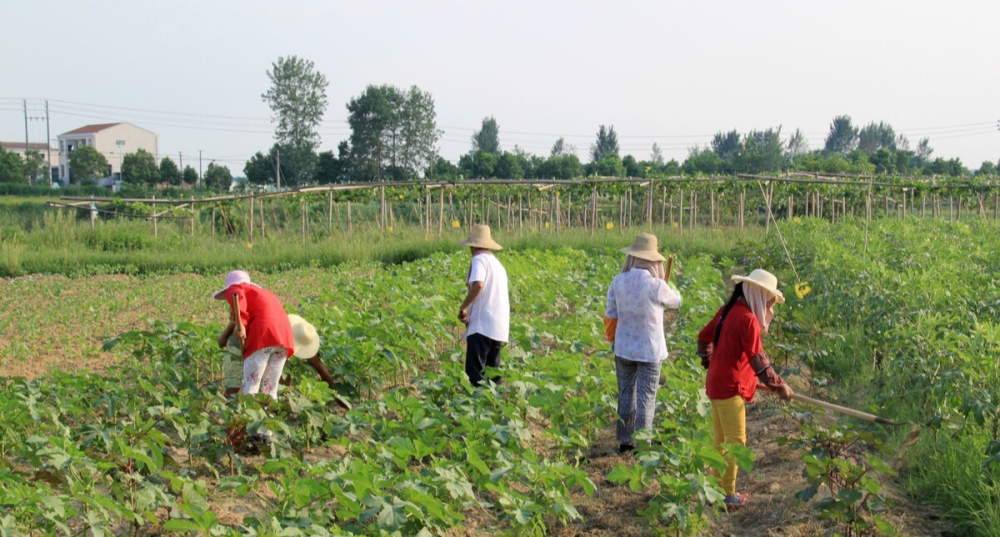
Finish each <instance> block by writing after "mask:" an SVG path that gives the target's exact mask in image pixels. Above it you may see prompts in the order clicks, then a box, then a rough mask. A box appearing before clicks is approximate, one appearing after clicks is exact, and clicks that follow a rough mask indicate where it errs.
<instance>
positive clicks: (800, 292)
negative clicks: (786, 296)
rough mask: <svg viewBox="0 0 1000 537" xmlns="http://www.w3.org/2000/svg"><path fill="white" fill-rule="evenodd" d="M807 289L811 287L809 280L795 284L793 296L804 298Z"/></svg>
mask: <svg viewBox="0 0 1000 537" xmlns="http://www.w3.org/2000/svg"><path fill="white" fill-rule="evenodd" d="M809 291H812V287H809V282H799V283H797V284H795V296H797V297H799V300H802V299H803V298H805V297H806V295H808V294H809Z"/></svg>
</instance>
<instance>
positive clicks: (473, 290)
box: [458, 282, 483, 323]
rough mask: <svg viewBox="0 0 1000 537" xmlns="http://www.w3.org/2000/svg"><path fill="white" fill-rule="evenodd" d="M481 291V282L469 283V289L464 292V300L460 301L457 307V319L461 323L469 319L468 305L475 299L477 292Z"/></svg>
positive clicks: (477, 295)
mask: <svg viewBox="0 0 1000 537" xmlns="http://www.w3.org/2000/svg"><path fill="white" fill-rule="evenodd" d="M482 292H483V282H472V283H470V284H469V291H468V292H467V293H466V294H465V300H463V301H462V305H461V306H459V308H458V320H459V321H462V322H463V323H468V321H469V312H468V309H469V306H470V305H472V303H473V302H475V301H476V298H478V297H479V294H480V293H482Z"/></svg>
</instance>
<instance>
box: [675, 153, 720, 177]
mask: <svg viewBox="0 0 1000 537" xmlns="http://www.w3.org/2000/svg"><path fill="white" fill-rule="evenodd" d="M724 165H725V162H723V160H722V159H721V158H719V155H718V154H716V153H715V151H712V150H711V149H710V148H708V147H706V148H700V147H698V146H695V147H692V148H691V149H689V150H688V157H687V159H686V160H685V161H684V165H683V166H682V169H683V170H684V173H686V174H687V175H695V174H698V173H703V174H706V175H712V174H715V173H719V172H720V171H721V170H722V167H723V166H724Z"/></svg>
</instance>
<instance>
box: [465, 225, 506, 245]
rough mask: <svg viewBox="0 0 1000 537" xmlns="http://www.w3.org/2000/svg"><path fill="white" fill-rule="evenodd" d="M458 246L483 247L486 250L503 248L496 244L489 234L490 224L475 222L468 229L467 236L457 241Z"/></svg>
mask: <svg viewBox="0 0 1000 537" xmlns="http://www.w3.org/2000/svg"><path fill="white" fill-rule="evenodd" d="M458 245H459V246H471V247H473V248H483V249H486V250H503V246H500V245H499V244H497V241H495V240H493V237H491V236H490V226H484V225H482V224H476V225H474V226H472V229H471V230H469V236H468V237H466V238H465V240H463V241H461V242H459V243H458Z"/></svg>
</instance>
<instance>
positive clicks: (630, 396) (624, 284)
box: [604, 233, 681, 453]
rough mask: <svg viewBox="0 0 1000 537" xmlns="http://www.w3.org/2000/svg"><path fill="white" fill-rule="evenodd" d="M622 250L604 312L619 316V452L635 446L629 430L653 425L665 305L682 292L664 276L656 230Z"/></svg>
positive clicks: (616, 343)
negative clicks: (623, 258) (623, 262)
mask: <svg viewBox="0 0 1000 537" xmlns="http://www.w3.org/2000/svg"><path fill="white" fill-rule="evenodd" d="M622 252H623V253H625V254H626V256H627V257H626V258H625V264H624V265H623V266H622V270H621V273H620V274H618V275H617V276H615V278H614V280H612V282H611V286H610V287H609V288H608V303H607V308H606V309H605V312H604V315H605V317H607V318H609V319H617V327H616V328H615V330H614V334H613V335H614V338H613V348H614V353H615V373H616V376H617V378H618V418H619V419H618V426H617V430H616V437H617V439H618V443H619V452H621V453H625V452H628V451H631V450H632V449H634V448H635V442H634V439H633V438H632V436H633V434H634V433H635V432H636V431H638V430H640V429H644V428H651V427H652V426H653V413H654V411H655V409H656V392H657V389H658V388H659V382H660V368H661V366H662V363H663V361H664V360H666V359H667V343H666V338H665V337H664V334H663V310H664V308H671V309H677V308H679V307H680V304H681V295H680V293H678V292H677V291H676V290H675V289H673V288H672V287H670V285H669V284H668V283H667V282H666V281H665V279H664V278H665V274H664V269H663V261H664V259H665V258H664V257H663V255H661V254H660V252H659V251H658V247H657V240H656V235H652V234H650V233H640V234H639V235H638V236H637V237H636V238H635V241H634V242H633V243H632V246H629V247H628V248H624V249H622Z"/></svg>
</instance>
